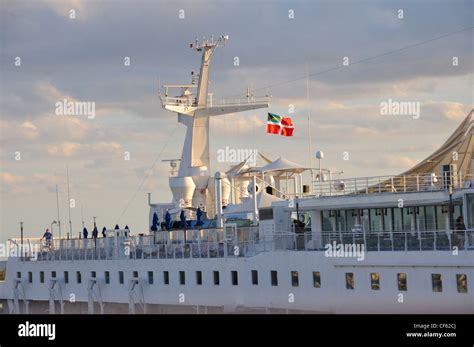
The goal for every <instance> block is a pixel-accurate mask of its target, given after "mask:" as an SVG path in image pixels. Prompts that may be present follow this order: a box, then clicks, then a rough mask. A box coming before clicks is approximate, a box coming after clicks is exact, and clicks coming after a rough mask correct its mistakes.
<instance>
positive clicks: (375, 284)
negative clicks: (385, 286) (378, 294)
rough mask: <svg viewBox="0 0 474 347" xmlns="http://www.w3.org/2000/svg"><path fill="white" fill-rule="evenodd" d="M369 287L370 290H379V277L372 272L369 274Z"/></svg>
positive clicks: (376, 273)
mask: <svg viewBox="0 0 474 347" xmlns="http://www.w3.org/2000/svg"><path fill="white" fill-rule="evenodd" d="M370 285H371V287H372V290H380V275H379V273H378V272H372V273H371V274H370Z"/></svg>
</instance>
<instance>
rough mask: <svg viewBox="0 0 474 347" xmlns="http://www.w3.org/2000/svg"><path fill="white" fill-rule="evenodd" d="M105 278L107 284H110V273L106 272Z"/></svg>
mask: <svg viewBox="0 0 474 347" xmlns="http://www.w3.org/2000/svg"><path fill="white" fill-rule="evenodd" d="M104 277H105V284H110V272H109V271H105V273H104Z"/></svg>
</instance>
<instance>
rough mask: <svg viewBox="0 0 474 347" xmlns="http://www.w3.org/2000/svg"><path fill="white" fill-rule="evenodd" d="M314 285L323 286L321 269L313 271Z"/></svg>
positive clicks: (315, 286)
mask: <svg viewBox="0 0 474 347" xmlns="http://www.w3.org/2000/svg"><path fill="white" fill-rule="evenodd" d="M313 287H314V288H321V273H320V272H319V271H313Z"/></svg>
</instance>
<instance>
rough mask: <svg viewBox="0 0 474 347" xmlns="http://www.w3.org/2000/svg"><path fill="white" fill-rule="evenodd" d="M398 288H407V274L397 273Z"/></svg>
mask: <svg viewBox="0 0 474 347" xmlns="http://www.w3.org/2000/svg"><path fill="white" fill-rule="evenodd" d="M397 282H398V290H400V291H406V290H407V274H406V273H404V272H400V273H398V274H397Z"/></svg>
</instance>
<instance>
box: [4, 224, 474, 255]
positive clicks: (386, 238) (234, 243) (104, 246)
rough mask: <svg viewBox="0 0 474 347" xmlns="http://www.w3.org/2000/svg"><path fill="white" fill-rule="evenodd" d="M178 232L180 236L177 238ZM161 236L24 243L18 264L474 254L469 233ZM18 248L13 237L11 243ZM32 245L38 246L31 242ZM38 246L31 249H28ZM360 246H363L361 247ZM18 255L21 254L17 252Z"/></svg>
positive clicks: (242, 231)
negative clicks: (302, 254)
mask: <svg viewBox="0 0 474 347" xmlns="http://www.w3.org/2000/svg"><path fill="white" fill-rule="evenodd" d="M180 232H181V234H180ZM174 233H175V235H174V236H173V234H172V233H168V232H162V233H161V234H160V233H156V234H155V235H139V236H132V237H127V238H125V237H109V238H97V239H62V240H54V241H53V242H51V243H47V242H45V241H44V240H42V241H39V240H37V239H36V240H34V239H33V240H30V239H25V240H24V245H26V244H28V245H30V246H29V247H30V248H29V249H27V250H24V252H23V254H22V258H21V259H22V260H23V261H36V260H39V261H54V260H71V261H75V260H115V259H184V258H195V259H201V258H229V257H232V258H236V257H237V258H239V257H253V256H255V255H257V254H260V253H262V252H268V251H283V250H284V251H327V250H328V249H334V252H336V251H337V249H339V248H342V249H343V250H344V249H347V247H349V248H350V247H353V248H354V249H355V248H357V247H358V248H357V249H361V250H362V251H363V252H385V251H405V252H407V251H451V252H453V251H457V252H459V251H466V250H473V251H474V230H452V231H450V230H436V231H392V232H389V231H379V232H363V231H349V232H347V231H345V232H332V231H331V232H326V231H323V232H317V233H313V232H305V233H278V232H277V233H274V234H265V235H259V233H258V228H257V227H248V228H238V229H237V231H236V233H235V234H234V235H232V236H229V235H227V234H226V233H225V232H224V230H223V229H210V230H206V231H204V230H187V231H186V240H185V239H184V232H183V231H176V232H174ZM10 242H11V245H13V246H16V247H19V242H18V239H13V240H10ZM35 242H39V244H38V243H35ZM34 244H36V245H37V246H34V247H32V246H31V245H34ZM361 247H362V248H361ZM17 254H20V252H18V251H17Z"/></svg>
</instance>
